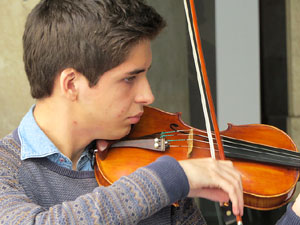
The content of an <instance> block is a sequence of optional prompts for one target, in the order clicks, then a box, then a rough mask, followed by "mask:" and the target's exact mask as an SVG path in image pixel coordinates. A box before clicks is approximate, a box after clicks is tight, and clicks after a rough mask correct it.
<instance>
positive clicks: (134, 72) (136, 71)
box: [126, 65, 151, 75]
mask: <svg viewBox="0 0 300 225" xmlns="http://www.w3.org/2000/svg"><path fill="white" fill-rule="evenodd" d="M150 68H151V65H150V66H149V68H148V69H147V70H148V71H149V70H150ZM145 71H146V69H135V70H133V71H130V72H128V73H126V74H127V75H136V74H139V73H143V72H145Z"/></svg>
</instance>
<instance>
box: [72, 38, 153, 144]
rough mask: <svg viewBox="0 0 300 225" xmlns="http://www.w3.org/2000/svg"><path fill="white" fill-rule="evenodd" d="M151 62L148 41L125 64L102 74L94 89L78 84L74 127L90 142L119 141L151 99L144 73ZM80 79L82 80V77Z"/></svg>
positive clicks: (137, 46) (84, 83)
mask: <svg viewBox="0 0 300 225" xmlns="http://www.w3.org/2000/svg"><path fill="white" fill-rule="evenodd" d="M151 62H152V52H151V46H150V41H148V40H145V41H142V42H140V43H138V44H137V45H136V46H134V47H133V48H132V49H131V51H130V53H129V55H128V58H127V60H126V61H125V62H123V63H122V64H120V65H118V66H117V67H115V68H113V69H111V70H109V71H107V72H105V73H104V74H103V75H102V76H101V77H100V79H99V82H98V83H97V85H96V86H94V87H92V88H90V87H89V86H88V81H87V80H86V81H85V82H81V83H80V84H81V85H82V87H81V90H83V91H81V93H80V95H79V96H78V105H77V111H78V112H79V114H78V117H77V120H76V122H75V121H74V122H75V123H78V124H79V123H80V127H81V130H82V132H85V133H86V132H88V133H89V135H90V136H91V137H92V139H106V140H113V139H120V138H122V137H123V136H125V135H127V134H128V133H129V132H130V128H131V125H132V124H135V123H137V122H138V121H139V119H140V117H141V114H142V112H143V106H144V105H148V104H151V103H152V102H153V101H154V96H153V94H152V91H151V89H150V86H149V83H148V80H147V77H146V73H147V71H148V70H149V68H150V66H151ZM82 79H86V78H85V77H83V76H82Z"/></svg>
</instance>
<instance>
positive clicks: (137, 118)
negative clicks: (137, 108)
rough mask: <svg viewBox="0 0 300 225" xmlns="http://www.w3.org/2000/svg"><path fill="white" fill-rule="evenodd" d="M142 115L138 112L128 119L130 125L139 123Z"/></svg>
mask: <svg viewBox="0 0 300 225" xmlns="http://www.w3.org/2000/svg"><path fill="white" fill-rule="evenodd" d="M142 115H143V112H140V113H138V114H136V115H135V116H130V117H128V119H129V121H130V123H131V124H136V123H138V122H139V121H140V119H141V117H142Z"/></svg>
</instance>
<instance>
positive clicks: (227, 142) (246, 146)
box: [162, 130, 300, 159]
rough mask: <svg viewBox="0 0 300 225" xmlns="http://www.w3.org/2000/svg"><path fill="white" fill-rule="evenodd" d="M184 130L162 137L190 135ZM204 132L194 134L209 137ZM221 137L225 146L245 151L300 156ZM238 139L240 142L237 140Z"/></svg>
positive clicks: (299, 156) (203, 141) (279, 155)
mask: <svg viewBox="0 0 300 225" xmlns="http://www.w3.org/2000/svg"><path fill="white" fill-rule="evenodd" d="M182 132H187V130H178V131H177V132H176V131H171V132H163V133H164V135H162V137H172V136H187V135H188V134H185V133H182ZM166 133H173V134H168V135H165V134H166ZM202 133H204V135H203V134H194V136H195V137H202V138H207V136H206V135H205V132H204V131H203V132H202ZM221 137H222V139H223V142H224V147H230V148H235V149H239V150H244V151H248V152H254V153H255V152H258V153H260V152H261V151H262V150H263V153H265V154H269V155H276V156H278V157H290V159H294V158H300V154H299V153H298V152H294V151H289V150H287V149H282V150H285V151H281V152H280V154H278V151H277V150H274V147H271V146H266V145H261V144H260V145H258V144H252V143H251V142H247V141H244V140H238V139H234V138H231V137H227V136H224V135H222V136H221ZM225 138H226V139H225ZM187 140H188V139H177V140H168V141H171V142H175V141H187ZM236 140H237V141H238V142H236ZM193 141H196V142H202V143H208V141H205V140H199V139H195V138H194V139H193ZM214 143H215V142H214ZM237 145H238V146H237ZM172 147H175V146H173V145H172ZM182 147H184V146H182ZM195 148H197V146H195ZM199 148H202V149H203V147H199ZM270 148H271V149H270ZM272 148H273V149H272ZM275 149H279V148H275Z"/></svg>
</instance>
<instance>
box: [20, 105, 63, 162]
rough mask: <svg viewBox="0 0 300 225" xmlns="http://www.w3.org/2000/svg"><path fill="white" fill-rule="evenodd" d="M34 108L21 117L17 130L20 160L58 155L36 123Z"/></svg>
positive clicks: (57, 151)
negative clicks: (19, 142)
mask: <svg viewBox="0 0 300 225" xmlns="http://www.w3.org/2000/svg"><path fill="white" fill-rule="evenodd" d="M34 107H35V105H33V106H32V107H31V108H30V110H29V111H28V112H27V114H26V115H25V116H24V117H23V119H22V121H21V123H20V125H19V129H18V133H19V137H20V141H21V160H24V159H28V158H41V157H47V156H49V155H52V154H55V153H60V151H59V150H58V149H57V148H56V146H55V145H54V144H53V143H52V142H51V140H50V139H49V138H48V137H47V136H46V134H45V133H44V132H43V131H42V130H41V128H40V127H39V126H38V124H37V123H36V121H35V119H34V116H33V110H34ZM32 140H34V141H32Z"/></svg>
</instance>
